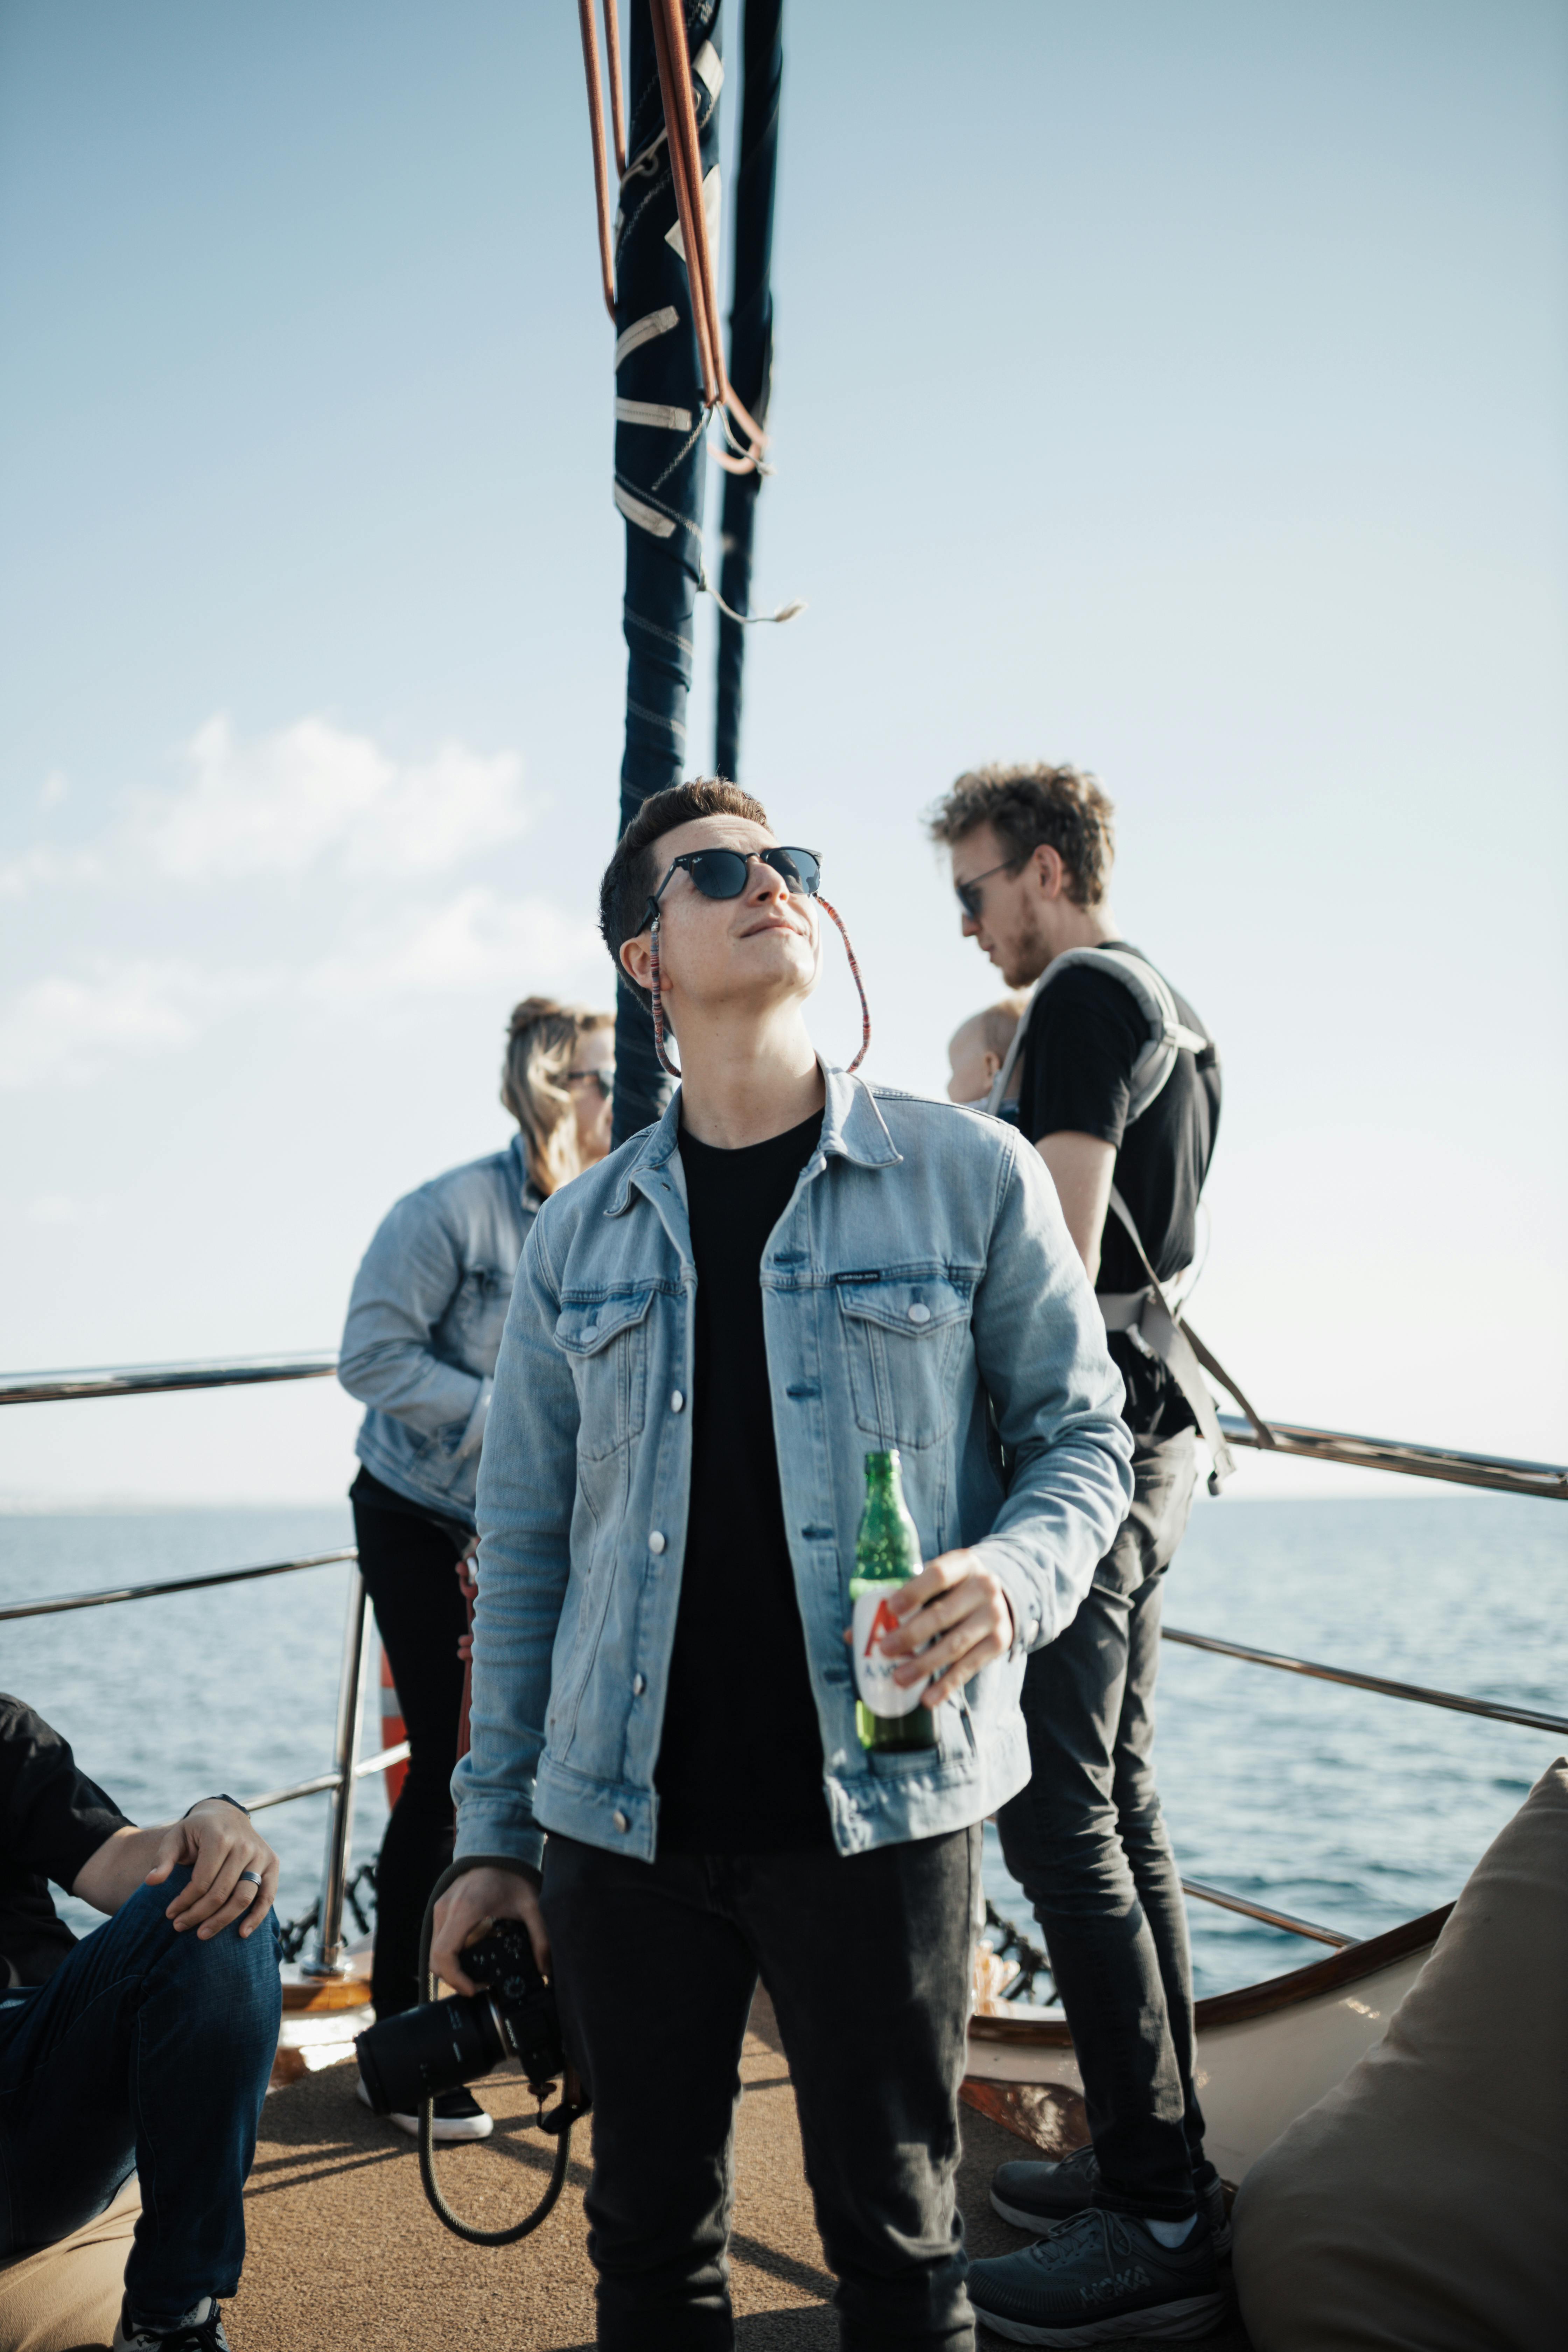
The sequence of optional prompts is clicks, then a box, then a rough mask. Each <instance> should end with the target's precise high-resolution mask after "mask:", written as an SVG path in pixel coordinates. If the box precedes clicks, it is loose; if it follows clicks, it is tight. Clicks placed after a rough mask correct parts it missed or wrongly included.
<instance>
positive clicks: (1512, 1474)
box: [0, 1354, 1568, 1977]
mask: <svg viewBox="0 0 1568 2352" xmlns="http://www.w3.org/2000/svg"><path fill="white" fill-rule="evenodd" d="M336 1369H337V1359H336V1357H335V1356H331V1355H326V1354H320V1355H302V1356H278V1357H254V1358H248V1359H241V1360H237V1361H233V1362H228V1363H223V1362H209V1363H188V1364H147V1365H141V1366H131V1367H122V1368H119V1369H114V1368H110V1369H104V1370H87V1371H61V1372H37V1373H22V1374H14V1375H12V1376H11V1377H9V1378H0V1404H47V1403H65V1402H77V1401H79V1400H81V1399H84V1398H91V1397H111V1396H144V1395H151V1394H164V1393H167V1392H169V1391H175V1390H182V1389H204V1388H238V1387H253V1386H257V1385H258V1384H260V1383H262V1382H266V1381H309V1380H323V1379H325V1378H327V1377H328V1376H329V1375H330V1374H331V1373H332V1372H333V1371H335V1370H336ZM1220 1425H1221V1427H1222V1428H1223V1429H1224V1431H1225V1433H1226V1436H1227V1437H1228V1438H1229V1439H1230V1441H1231V1443H1232V1444H1240V1445H1252V1446H1260V1445H1261V1444H1262V1443H1263V1441H1262V1440H1261V1439H1260V1437H1259V1436H1258V1432H1257V1431H1256V1430H1255V1429H1254V1428H1253V1426H1252V1423H1250V1422H1248V1421H1246V1420H1243V1419H1242V1418H1241V1417H1240V1416H1239V1415H1238V1414H1232V1413H1222V1414H1221V1415H1220ZM1267 1427H1268V1433H1269V1435H1270V1436H1271V1438H1272V1439H1273V1447H1272V1449H1271V1450H1273V1451H1275V1452H1278V1453H1282V1454H1293V1455H1295V1456H1297V1457H1298V1458H1300V1459H1302V1460H1310V1461H1318V1462H1342V1463H1349V1464H1351V1465H1354V1466H1355V1467H1357V1468H1360V1469H1368V1470H1394V1471H1398V1472H1400V1473H1403V1474H1404V1475H1406V1476H1409V1477H1415V1478H1435V1479H1439V1480H1442V1481H1444V1482H1446V1483H1448V1484H1453V1485H1458V1486H1476V1487H1482V1488H1486V1489H1488V1490H1489V1491H1491V1492H1494V1493H1502V1494H1513V1495H1537V1496H1543V1497H1545V1498H1547V1499H1549V1500H1553V1501H1559V1502H1562V1501H1568V1467H1564V1466H1563V1465H1561V1464H1558V1463H1550V1462H1517V1461H1512V1460H1510V1459H1508V1458H1506V1457H1504V1456H1501V1455H1497V1454H1460V1453H1456V1452H1455V1451H1453V1450H1452V1449H1451V1448H1447V1447H1443V1446H1430V1445H1412V1444H1405V1442H1404V1441H1402V1440H1399V1439H1394V1438H1374V1437H1359V1436H1354V1435H1352V1434H1350V1433H1346V1432H1343V1431H1338V1430H1324V1429H1309V1428H1305V1427H1302V1426H1300V1425H1298V1424H1295V1423H1289V1422H1270V1423H1268V1424H1267ZM357 1557H358V1555H357V1554H356V1553H355V1552H354V1551H353V1549H348V1550H343V1551H331V1552H318V1553H315V1554H313V1555H311V1556H310V1558H308V1559H285V1560H273V1561H269V1562H268V1563H267V1564H266V1565H264V1566H262V1567H258V1568H233V1569H224V1570H218V1571H216V1572H215V1573H213V1574H211V1575H206V1576H186V1577H174V1578H169V1579H165V1580H161V1581H159V1582H156V1583H149V1584H136V1585H112V1586H107V1587H105V1588H104V1589H103V1590H101V1591H95V1592H76V1593H68V1594H65V1595H62V1596H61V1597H60V1598H58V1599H55V1600H41V1601H13V1602H8V1603H6V1604H5V1605H4V1606H0V1622H5V1620H8V1619H16V1618H20V1617H45V1616H51V1615H55V1614H58V1612H62V1611H66V1610H72V1609H95V1608H103V1607H108V1606H110V1605H112V1604H114V1603H116V1602H119V1601H150V1600H153V1599H156V1598H158V1597H159V1596H160V1595H163V1594H164V1593H170V1592H190V1591H199V1590H202V1589H204V1588H207V1587H211V1586H213V1585H219V1584H243V1583H246V1582H248V1581H250V1580H254V1579H256V1578H258V1577H266V1576H287V1575H289V1574H291V1573H293V1572H294V1571H295V1570H300V1569H308V1568H326V1567H329V1566H332V1565H335V1564H338V1563H341V1562H343V1561H348V1560H353V1559H357ZM364 1635H365V1589H364V1580H363V1577H361V1576H360V1575H359V1573H358V1572H357V1570H356V1572H355V1574H354V1575H353V1578H352V1579H351V1581H350V1589H349V1599H348V1609H347V1613H346V1617H345V1621H344V1626H343V1647H342V1662H341V1664H340V1668H339V1676H338V1707H337V1722H336V1728H335V1734H334V1738H333V1759H332V1767H331V1770H330V1771H327V1772H320V1773H318V1774H317V1775H316V1776H315V1778H314V1779H313V1780H300V1781H296V1782H295V1783H294V1784H293V1786H292V1787H290V1788H287V1789H275V1790H269V1791H268V1792H267V1793H266V1794H264V1795H262V1796H259V1797H256V1798H252V1799H250V1800H248V1802H249V1806H250V1811H252V1812H258V1811H264V1810H265V1809H266V1808H267V1807H268V1806H271V1805H286V1804H291V1803H293V1802H294V1801H296V1800H297V1799H299V1798H301V1797H313V1796H322V1795H324V1796H326V1797H328V1798H329V1799H330V1804H329V1809H328V1819H327V1829H326V1838H325V1845H324V1851H323V1855H322V1863H321V1902H320V1909H319V1917H320V1922H321V1924H320V1927H319V1928H318V1930H317V1939H316V1951H315V1955H314V1957H313V1958H311V1959H310V1960H307V1961H304V1962H302V1963H301V1968H302V1971H303V1972H304V1973H305V1974H307V1975H310V1976H321V1977H332V1976H338V1975H342V1974H345V1973H346V1972H347V1963H346V1961H345V1958H344V1949H343V1937H342V1915H343V1895H344V1888H345V1885H346V1881H347V1869H348V1852H349V1842H350V1838H351V1835H352V1832H353V1806H354V1789H355V1784H356V1782H358V1781H359V1780H363V1779H365V1778H366V1777H367V1776H368V1775H369V1774H371V1773H373V1772H379V1771H384V1770H385V1769H386V1768H387V1767H388V1766H389V1765H392V1764H395V1763H398V1762H400V1761H401V1760H402V1759H404V1758H405V1756H406V1755H407V1753H408V1743H407V1741H406V1740H404V1741H402V1742H400V1743H399V1744H398V1745H397V1746H396V1747H395V1748H383V1749H382V1750H381V1751H380V1752H379V1753H378V1754H377V1755H374V1756H370V1757H365V1758H361V1757H360V1756H359V1738H360V1725H361V1720H362V1717H363V1707H364V1694H363V1682H364V1650H365V1643H364ZM1163 1638H1164V1639H1165V1640H1166V1641H1167V1642H1177V1643H1184V1644H1185V1645H1186V1646H1187V1647H1189V1648H1191V1649H1195V1650H1208V1651H1212V1652H1214V1653H1215V1654H1217V1655H1219V1656H1222V1657H1230V1658H1238V1659H1241V1660H1243V1661H1244V1662H1245V1663H1247V1664H1251V1665H1259V1666H1272V1667H1275V1668H1277V1669H1278V1670H1279V1671H1280V1672H1281V1673H1285V1674H1296V1675H1307V1676H1309V1677H1310V1678H1312V1679H1314V1680H1316V1681H1320V1682H1331V1683H1344V1684H1347V1685H1350V1686H1351V1687H1352V1688H1354V1689H1358V1690H1369V1691H1373V1692H1376V1693H1378V1694H1380V1695H1381V1696H1384V1697H1386V1698H1402V1699H1410V1700H1413V1701H1415V1703H1416V1704H1417V1705H1419V1706H1440V1707H1448V1708H1452V1709H1455V1710H1457V1711H1458V1712H1460V1713H1463V1714H1466V1715H1479V1716H1486V1717H1489V1718H1490V1719H1491V1720H1492V1721H1494V1722H1498V1723H1513V1724H1520V1725H1522V1726H1524V1727H1527V1728H1528V1729H1531V1730H1537V1731H1552V1732H1563V1733H1568V1717H1563V1716H1556V1715H1545V1714H1542V1713H1539V1712H1538V1711H1536V1710H1535V1709H1533V1708H1530V1707H1516V1706H1505V1705H1504V1704H1502V1703H1501V1702H1500V1701H1499V1700H1495V1699H1480V1698H1468V1697H1466V1696H1462V1695H1461V1694H1460V1693H1458V1692H1457V1691H1439V1690H1430V1689H1427V1688H1426V1687H1425V1686H1424V1685H1421V1684H1418V1683H1401V1682H1392V1681H1389V1680H1387V1679H1386V1678H1385V1677H1384V1676H1382V1675H1363V1674H1357V1673H1354V1672H1352V1670H1351V1669H1350V1668H1348V1667H1342V1666H1326V1665H1321V1664H1317V1663H1316V1662H1315V1661H1313V1660H1311V1659H1309V1658H1293V1657H1290V1656H1288V1655H1287V1654H1284V1653H1282V1652H1279V1651H1273V1650H1257V1649H1251V1648H1248V1647H1247V1645H1246V1644H1245V1643H1240V1642H1223V1641H1220V1640H1218V1639H1217V1638H1216V1637H1215V1636H1214V1635H1212V1634H1207V1633H1184V1632H1182V1631H1180V1630H1178V1629H1177V1628H1176V1627H1175V1626H1166V1627H1164V1628H1163ZM1182 1886H1183V1889H1184V1892H1185V1893H1186V1894H1188V1895H1192V1896H1194V1897H1195V1898H1196V1899H1197V1900H1198V1901H1199V1902H1203V1903H1214V1904H1217V1905H1219V1906H1221V1908H1223V1909H1225V1910H1227V1911H1236V1912H1239V1913H1240V1914H1241V1915H1242V1916H1244V1917H1247V1918H1249V1919H1256V1920H1258V1921H1259V1922H1260V1923H1262V1924H1263V1925H1264V1926H1266V1927H1279V1928H1280V1929H1282V1930H1284V1932H1285V1933H1287V1934H1289V1935H1292V1936H1300V1937H1308V1938H1310V1939H1311V1940H1312V1941H1314V1942H1316V1943H1321V1944H1331V1945H1334V1946H1336V1947H1344V1946H1347V1945H1350V1944H1353V1943H1354V1942H1355V1941H1356V1940H1357V1939H1356V1938H1355V1937H1353V1936H1347V1935H1344V1934H1342V1932H1341V1931H1340V1929H1338V1928H1336V1927H1321V1926H1319V1925H1317V1924H1316V1923H1315V1922H1313V1921H1311V1920H1308V1919H1300V1918H1297V1917H1296V1916H1294V1914H1293V1913H1291V1912H1289V1911H1279V1910H1275V1909H1272V1908H1271V1907H1270V1906H1268V1905H1267V1904H1261V1903H1257V1902H1254V1901H1253V1900H1252V1899H1251V1897H1250V1896H1247V1895H1233V1894H1231V1893H1229V1892H1228V1891H1227V1890H1226V1889H1225V1888H1223V1887H1217V1886H1210V1885H1206V1884H1205V1882H1204V1881H1202V1880H1200V1879H1186V1878H1184V1880H1183V1881H1182Z"/></svg>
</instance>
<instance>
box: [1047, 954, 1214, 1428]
mask: <svg viewBox="0 0 1568 2352" xmlns="http://www.w3.org/2000/svg"><path fill="white" fill-rule="evenodd" d="M1106 945H1107V946H1108V947H1125V946H1126V945H1127V941H1126V940H1107V941H1106ZM1132 952H1133V953H1134V954H1139V953H1141V952H1142V951H1141V950H1137V949H1134V950H1132ZM1145 961H1147V959H1145ZM1167 984H1168V983H1167ZM1171 993H1172V995H1173V996H1174V997H1175V1000H1176V1011H1177V1012H1178V1013H1179V1014H1180V1015H1181V1018H1182V1020H1183V1022H1184V1024H1186V1026H1187V1027H1188V1028H1191V1029H1196V1030H1198V1031H1200V1032H1203V1031H1204V1024H1203V1023H1202V1022H1201V1021H1200V1020H1199V1019H1198V1017H1197V1015H1196V1013H1194V1011H1193V1008H1192V1006H1191V1005H1190V1004H1189V1003H1187V1001H1186V999H1185V997H1184V996H1180V995H1177V993H1176V991H1175V990H1174V989H1172V991H1171ZM1204 1034H1206V1032H1205V1033H1204ZM1148 1040H1149V1024H1148V1022H1147V1020H1146V1018H1145V1017H1144V1014H1143V1013H1142V1009H1141V1008H1140V1006H1139V1003H1138V1000H1137V998H1136V997H1135V996H1134V995H1133V994H1132V992H1131V989H1129V988H1125V987H1123V985H1122V983H1121V981H1119V980H1113V979H1112V978H1111V977H1110V973H1109V972H1105V971H1096V970H1095V969H1094V967H1093V966H1092V965H1087V964H1072V965H1069V966H1068V970H1067V971H1064V972H1063V973H1062V975H1061V978H1060V979H1059V980H1053V981H1052V982H1051V983H1050V985H1049V987H1048V988H1047V989H1046V990H1045V991H1044V992H1042V994H1041V995H1040V997H1039V999H1038V1001H1037V1003H1036V1005H1035V1009H1034V1011H1033V1013H1031V1015H1030V1018H1029V1026H1028V1028H1027V1030H1026V1033H1025V1037H1024V1050H1023V1053H1022V1055H1021V1056H1020V1061H1021V1064H1022V1079H1021V1083H1020V1086H1019V1090H1018V1124H1019V1126H1020V1127H1021V1128H1022V1129H1023V1131H1024V1133H1025V1134H1026V1136H1027V1137H1028V1139H1029V1140H1030V1142H1031V1143H1038V1142H1039V1140H1040V1139H1041V1138H1042V1137H1043V1136H1047V1135H1058V1134H1060V1133H1061V1132H1062V1131H1063V1130H1064V1129H1068V1130H1070V1131H1071V1132H1073V1133H1075V1134H1078V1135H1095V1136H1099V1137H1100V1139H1101V1141H1103V1142H1105V1143H1109V1144H1110V1145H1112V1146H1113V1147H1114V1149H1115V1152H1116V1170H1115V1183H1116V1189H1117V1191H1118V1192H1120V1193H1121V1197H1122V1199H1123V1200H1124V1201H1125V1202H1126V1203H1127V1206H1128V1208H1129V1209H1130V1210H1131V1213H1132V1221H1133V1223H1135V1224H1136V1226H1137V1228H1138V1231H1139V1233H1140V1234H1141V1235H1142V1241H1143V1246H1144V1248H1145V1249H1146V1250H1147V1251H1148V1253H1149V1256H1150V1259H1151V1261H1152V1265H1153V1267H1154V1271H1155V1273H1156V1274H1157V1275H1158V1276H1160V1279H1161V1281H1162V1282H1168V1281H1169V1280H1170V1278H1171V1276H1173V1274H1180V1273H1181V1271H1182V1269H1183V1268H1184V1266H1188V1265H1191V1264H1192V1262H1193V1256H1194V1252H1195V1250H1196V1247H1197V1206H1198V1194H1199V1193H1200V1192H1201V1191H1202V1190H1203V1182H1204V1178H1205V1176H1206V1175H1207V1173H1208V1166H1209V1160H1210V1159H1211V1158H1212V1156H1213V1153H1214V1144H1215V1134H1216V1133H1217V1131H1218V1128H1219V1097H1220V1073H1219V1054H1218V1051H1217V1050H1216V1048H1215V1046H1213V1045H1210V1046H1209V1047H1208V1049H1207V1050H1206V1052H1205V1053H1202V1054H1189V1053H1187V1052H1185V1051H1184V1052H1182V1053H1179V1054H1178V1055H1177V1056H1176V1066H1175V1068H1174V1069H1173V1071H1172V1073H1171V1075H1170V1076H1169V1078H1167V1080H1166V1081H1165V1084H1164V1086H1163V1087H1162V1088H1161V1090H1160V1092H1159V1093H1158V1094H1157V1095H1156V1096H1155V1097H1154V1099H1153V1101H1152V1103H1151V1104H1150V1106H1149V1108H1148V1109H1147V1110H1146V1111H1145V1112H1144V1113H1143V1114H1142V1118H1137V1119H1134V1120H1133V1122H1132V1124H1131V1127H1129V1125H1128V1123H1127V1110H1128V1105H1129V1103H1130V1102H1131V1087H1132V1066H1133V1064H1134V1062H1136V1060H1137V1059H1138V1056H1139V1055H1140V1054H1141V1053H1142V1050H1143V1047H1144V1046H1145V1045H1147V1043H1148ZM1148 1279H1149V1277H1148V1276H1147V1275H1146V1274H1145V1273H1144V1272H1143V1269H1142V1266H1141V1265H1139V1263H1138V1256H1137V1253H1136V1251H1135V1250H1134V1249H1133V1247H1132V1244H1131V1242H1130V1241H1129V1240H1128V1238H1127V1235H1126V1233H1125V1232H1124V1230H1123V1228H1122V1224H1121V1219H1120V1218H1119V1217H1118V1216H1117V1215H1116V1214H1115V1213H1114V1212H1111V1213H1108V1214H1107V1216H1106V1220H1105V1233H1104V1237H1103V1239H1102V1241H1101V1244H1100V1272H1099V1274H1098V1275H1097V1276H1096V1277H1095V1285H1096V1287H1097V1288H1098V1289H1100V1290H1142V1289H1143V1288H1144V1287H1145V1286H1146V1285H1147V1282H1148ZM1110 1355H1111V1360H1112V1361H1113V1363H1114V1364H1115V1366H1116V1368H1117V1370H1118V1371H1119V1372H1120V1373H1121V1377H1122V1379H1123V1380H1124V1381H1126V1383H1127V1402H1126V1405H1125V1406H1124V1408H1123V1410H1124V1412H1125V1413H1126V1417H1127V1422H1128V1425H1129V1426H1130V1428H1131V1431H1132V1433H1133V1435H1134V1436H1135V1437H1149V1438H1157V1437H1172V1436H1174V1435H1175V1433H1176V1432H1177V1431H1178V1430H1182V1429H1190V1428H1191V1427H1192V1426H1193V1414H1192V1408H1191V1407H1190V1405H1189V1404H1188V1403H1187V1401H1186V1399H1185V1397H1184V1395H1183V1394H1182V1391H1181V1390H1180V1389H1179V1388H1178V1387H1177V1385H1176V1383H1175V1381H1173V1379H1172V1377H1171V1375H1170V1373H1169V1372H1168V1371H1167V1370H1165V1367H1164V1365H1163V1364H1161V1363H1157V1362H1153V1361H1152V1360H1151V1359H1150V1358H1149V1357H1148V1356H1146V1355H1144V1354H1143V1352H1142V1349H1140V1348H1139V1346H1138V1344H1137V1342H1136V1341H1135V1340H1134V1339H1131V1338H1129V1336H1128V1335H1127V1334H1126V1333H1125V1332H1120V1331H1117V1332H1112V1334H1111V1337H1110Z"/></svg>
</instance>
